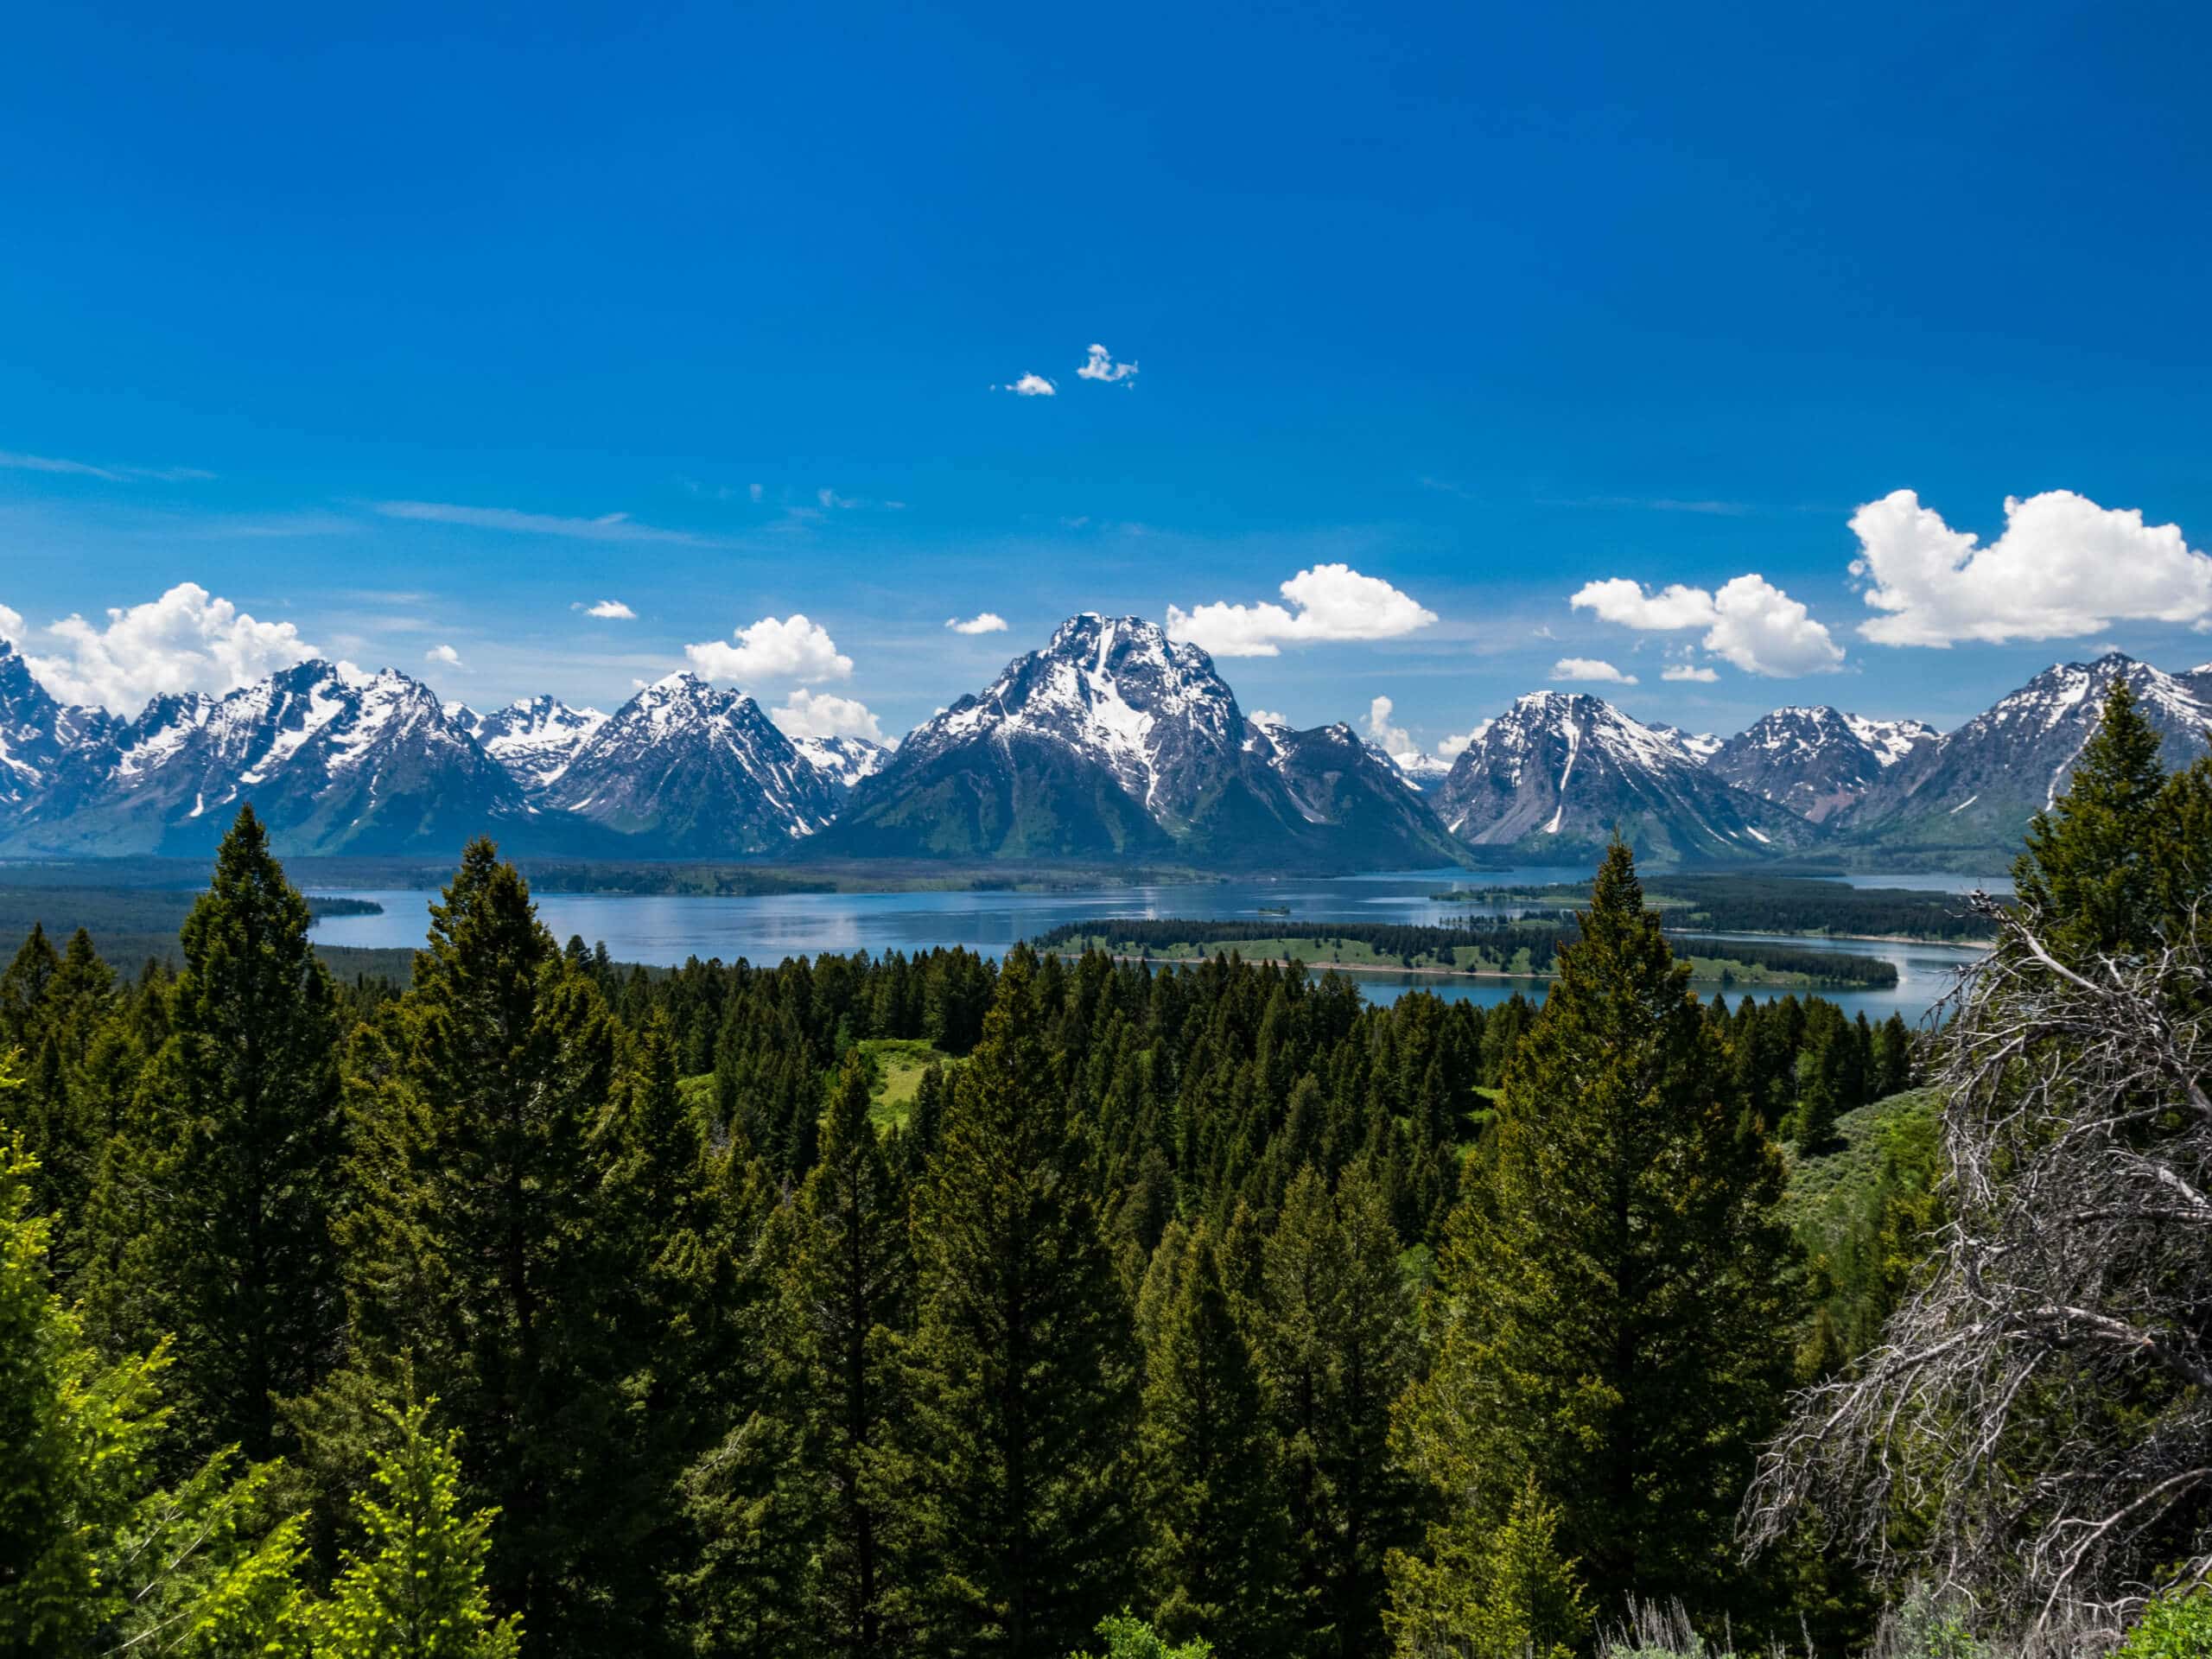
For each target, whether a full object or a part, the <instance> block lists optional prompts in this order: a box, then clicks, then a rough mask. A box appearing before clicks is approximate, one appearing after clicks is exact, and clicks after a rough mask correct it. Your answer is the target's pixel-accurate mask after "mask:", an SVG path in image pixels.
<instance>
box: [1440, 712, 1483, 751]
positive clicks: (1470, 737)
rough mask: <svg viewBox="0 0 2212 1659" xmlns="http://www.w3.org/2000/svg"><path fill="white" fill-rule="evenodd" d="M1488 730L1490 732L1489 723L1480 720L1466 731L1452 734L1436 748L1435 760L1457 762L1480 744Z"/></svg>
mask: <svg viewBox="0 0 2212 1659" xmlns="http://www.w3.org/2000/svg"><path fill="white" fill-rule="evenodd" d="M1488 730H1490V721H1486V720H1481V721H1476V722H1475V724H1474V726H1473V727H1472V728H1471V729H1469V730H1467V731H1464V732H1456V733H1453V734H1451V735H1449V736H1447V737H1446V738H1445V739H1444V741H1442V742H1440V743H1439V744H1438V745H1437V746H1436V754H1437V758H1438V759H1439V760H1458V759H1459V757H1460V756H1461V755H1463V754H1465V753H1466V752H1467V751H1468V750H1469V749H1471V748H1472V747H1475V745H1476V744H1478V743H1479V742H1481V741H1483V734H1484V732H1486V731H1488Z"/></svg>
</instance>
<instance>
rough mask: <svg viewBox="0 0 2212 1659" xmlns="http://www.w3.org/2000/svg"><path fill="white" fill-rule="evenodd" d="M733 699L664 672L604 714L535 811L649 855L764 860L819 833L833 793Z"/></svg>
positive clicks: (741, 700) (833, 803) (744, 700)
mask: <svg viewBox="0 0 2212 1659" xmlns="http://www.w3.org/2000/svg"><path fill="white" fill-rule="evenodd" d="M842 792H843V791H841V790H840V789H839V788H838V787H837V785H835V784H833V783H831V782H830V781H829V779H826V778H825V777H824V776H823V774H822V773H821V772H819V771H817V769H816V768H815V767H814V766H813V765H811V764H810V762H809V761H808V760H806V759H805V758H804V757H803V756H802V755H801V754H800V753H799V752H798V749H796V748H795V747H792V744H791V739H789V738H788V737H785V735H784V734H783V733H782V732H780V731H779V730H778V729H777V728H776V725H775V722H774V721H771V720H770V719H769V718H768V716H767V715H765V714H763V713H762V712H761V709H760V704H759V703H757V702H754V701H753V699H752V698H751V697H748V696H746V695H745V694H744V693H743V692H741V691H731V690H724V689H722V688H721V687H718V686H714V685H709V683H707V682H706V681H704V680H702V679H701V678H699V677H698V676H696V674H689V673H684V674H671V675H670V676H668V677H666V678H665V679H661V680H656V681H655V682H653V683H652V684H651V685H649V686H647V687H645V690H642V691H640V692H639V693H638V695H637V696H634V697H632V698H631V699H630V701H629V702H626V703H624V704H623V705H622V706H621V707H620V709H616V710H615V711H614V713H613V714H612V715H608V716H607V719H606V720H605V721H602V722H601V724H600V726H599V727H598V728H597V729H596V730H595V731H594V732H593V733H592V734H591V735H590V737H589V738H588V739H587V740H585V741H583V742H582V743H581V744H579V745H578V746H577V747H576V748H575V752H574V753H573V754H572V755H571V757H570V758H569V762H568V765H567V766H566V767H565V768H564V769H563V771H562V772H560V774H559V776H558V777H556V779H554V780H553V781H552V783H551V784H550V785H549V786H548V787H547V788H546V790H545V791H544V795H543V804H545V805H547V806H549V807H554V808H558V809H560V810H563V811H566V812H571V813H574V814H575V815H577V816H578V817H582V818H584V819H586V820H588V822H590V823H594V824H597V825H600V826H601V828H603V829H609V830H612V831H613V832H615V833H617V834H619V835H621V836H627V837H631V838H632V839H633V840H635V841H636V842H638V843H639V845H640V847H641V849H650V851H649V852H648V853H647V855H648V856H662V855H669V854H681V855H690V856H695V857H699V856H725V857H727V856H733V855H747V854H755V853H765V852H772V851H775V850H778V849H783V848H786V847H788V846H790V845H791V843H792V842H795V841H797V840H798V839H799V838H800V837H802V836H810V835H812V834H814V833H815V832H816V831H817V830H819V829H822V828H823V826H824V825H826V824H827V823H829V820H830V819H831V818H832V817H835V816H836V811H837V808H838V805H839V804H840V799H841V797H842Z"/></svg>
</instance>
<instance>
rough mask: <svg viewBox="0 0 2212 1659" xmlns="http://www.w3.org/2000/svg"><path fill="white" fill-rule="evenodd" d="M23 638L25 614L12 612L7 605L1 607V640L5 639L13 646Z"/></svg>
mask: <svg viewBox="0 0 2212 1659" xmlns="http://www.w3.org/2000/svg"><path fill="white" fill-rule="evenodd" d="M22 637H23V613H22V612H21V611H11V610H10V609H9V608H8V607H6V606H5V605H0V639H5V640H6V641H7V642H8V643H9V644H10V645H14V644H16V642H17V641H18V640H20V639H22Z"/></svg>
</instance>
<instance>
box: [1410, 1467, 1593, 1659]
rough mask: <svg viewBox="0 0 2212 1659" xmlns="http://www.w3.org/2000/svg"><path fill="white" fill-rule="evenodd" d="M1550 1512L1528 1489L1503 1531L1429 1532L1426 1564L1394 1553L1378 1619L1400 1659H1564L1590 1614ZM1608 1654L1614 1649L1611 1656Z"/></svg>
mask: <svg viewBox="0 0 2212 1659" xmlns="http://www.w3.org/2000/svg"><path fill="white" fill-rule="evenodd" d="M1558 1532H1559V1511H1558V1510H1555V1509H1552V1508H1548V1507H1547V1506H1546V1504H1545V1503H1544V1502H1543V1500H1542V1499H1541V1497H1538V1496H1537V1495H1536V1489H1535V1484H1534V1483H1533V1482H1532V1483H1530V1484H1527V1485H1524V1486H1523V1487H1522V1489H1521V1491H1519V1492H1518V1493H1517V1494H1516V1496H1515V1497H1514V1500H1513V1507H1512V1509H1511V1510H1509V1511H1508V1512H1507V1514H1506V1516H1505V1522H1504V1524H1503V1525H1502V1526H1500V1527H1497V1528H1496V1529H1483V1528H1477V1527H1472V1526H1468V1525H1465V1524H1461V1525H1456V1526H1454V1525H1450V1524H1447V1525H1446V1526H1445V1527H1443V1528H1440V1529H1438V1532H1437V1533H1436V1534H1433V1535H1432V1547H1433V1550H1434V1553H1435V1560H1433V1561H1424V1560H1420V1559H1419V1558H1417V1557H1415V1556H1411V1555H1407V1554H1402V1553H1397V1552H1394V1553H1393V1554H1392V1555H1391V1557H1390V1573H1391V1579H1392V1585H1393V1591H1394V1593H1393V1596H1392V1600H1391V1606H1390V1611H1389V1614H1388V1615H1387V1619H1388V1622H1389V1627H1390V1635H1391V1637H1392V1640H1393V1643H1394V1645H1395V1649H1396V1650H1397V1652H1398V1653H1399V1654H1401V1655H1402V1656H1404V1659H1427V1656H1429V1655H1432V1654H1452V1655H1454V1656H1459V1659H1571V1656H1572V1655H1573V1653H1574V1651H1575V1650H1576V1649H1578V1648H1580V1645H1581V1643H1582V1640H1583V1637H1585V1635H1586V1633H1587V1632H1588V1630H1589V1628H1590V1608H1589V1604H1588V1602H1587V1601H1586V1599H1584V1596H1583V1594H1582V1586H1581V1585H1580V1582H1579V1581H1578V1580H1576V1578H1575V1574H1574V1563H1573V1562H1572V1561H1567V1560H1560V1555H1559V1548H1558V1542H1557V1536H1558ZM1614 1651H1618V1649H1614Z"/></svg>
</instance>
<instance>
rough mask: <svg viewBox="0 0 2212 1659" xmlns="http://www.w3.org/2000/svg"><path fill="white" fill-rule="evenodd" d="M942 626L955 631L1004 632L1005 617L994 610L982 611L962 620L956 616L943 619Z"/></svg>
mask: <svg viewBox="0 0 2212 1659" xmlns="http://www.w3.org/2000/svg"><path fill="white" fill-rule="evenodd" d="M944 626H946V627H948V628H950V629H951V630H952V631H953V632H955V633H1004V632H1006V618H1004V617H1002V616H1001V615H1000V614H999V613H997V612H996V611H982V612H979V613H976V615H974V616H971V617H969V619H968V620H966V621H965V622H963V621H962V620H960V619H959V618H958V617H957V616H948V617H946V618H945V619H944Z"/></svg>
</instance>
